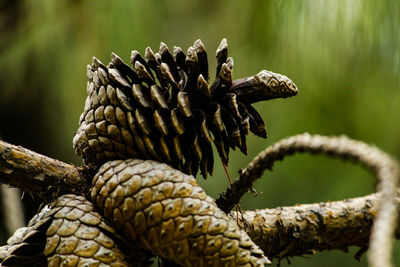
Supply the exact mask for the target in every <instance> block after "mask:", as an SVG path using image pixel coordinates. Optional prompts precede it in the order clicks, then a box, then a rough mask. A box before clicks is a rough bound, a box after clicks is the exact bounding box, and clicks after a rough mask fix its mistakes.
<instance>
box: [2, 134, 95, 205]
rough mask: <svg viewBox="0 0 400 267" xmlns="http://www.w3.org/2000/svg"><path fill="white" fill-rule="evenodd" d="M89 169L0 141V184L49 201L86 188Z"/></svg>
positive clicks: (78, 192)
mask: <svg viewBox="0 0 400 267" xmlns="http://www.w3.org/2000/svg"><path fill="white" fill-rule="evenodd" d="M91 172H93V170H91V169H90V168H88V167H75V166H73V165H69V164H66V163H64V162H61V161H58V160H56V159H52V158H49V157H46V156H44V155H41V154H39V153H36V152H33V151H31V150H29V149H26V148H23V147H20V146H15V145H11V144H9V143H6V142H4V141H1V140H0V183H3V184H8V185H10V186H13V187H18V188H21V189H22V190H24V191H25V192H28V193H31V194H35V195H39V196H40V197H42V198H43V199H45V200H47V201H49V200H52V199H54V198H56V197H57V196H59V195H61V194H67V193H74V194H81V195H82V194H84V193H87V192H88V191H89V186H90V182H91V178H90V179H88V177H93V176H91V174H90V173H91Z"/></svg>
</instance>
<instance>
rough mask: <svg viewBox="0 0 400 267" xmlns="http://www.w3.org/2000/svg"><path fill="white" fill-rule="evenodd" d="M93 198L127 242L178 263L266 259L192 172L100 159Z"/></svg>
mask: <svg viewBox="0 0 400 267" xmlns="http://www.w3.org/2000/svg"><path fill="white" fill-rule="evenodd" d="M91 194H92V201H93V202H94V203H96V205H97V207H99V208H100V209H102V211H103V214H104V216H105V217H106V218H107V219H109V220H110V221H111V222H112V223H113V225H114V227H115V228H116V229H117V230H119V231H121V232H122V233H124V235H125V236H126V237H127V238H128V239H129V240H131V241H134V242H138V243H139V245H140V246H141V247H143V248H146V249H147V250H149V251H151V252H152V253H154V254H155V255H158V256H161V257H163V258H166V259H169V260H172V261H175V262H177V263H179V264H181V265H183V266H263V265H264V263H267V262H268V259H267V258H266V257H265V256H264V255H263V252H262V251H261V250H260V249H259V248H258V247H257V246H256V245H255V244H254V243H253V242H252V241H251V240H250V238H249V237H248V236H247V234H246V233H245V232H244V231H241V230H240V229H239V227H238V226H237V224H236V222H235V221H233V220H231V219H230V218H229V217H228V216H227V215H226V214H225V213H224V212H222V211H221V210H220V209H219V208H218V207H217V206H216V204H215V202H214V200H213V199H212V198H210V197H208V196H207V195H206V194H205V192H204V191H203V189H202V188H201V187H200V186H199V185H198V184H197V182H196V180H195V179H194V177H193V176H190V175H186V174H183V173H182V172H180V171H178V170H175V169H172V168H171V167H169V166H167V165H165V164H161V163H158V162H155V161H150V160H147V161H143V160H137V159H130V160H126V161H122V160H118V161H110V162H107V163H106V164H104V165H103V166H102V167H101V168H100V170H99V172H98V173H97V174H96V176H95V178H94V179H93V190H92V192H91Z"/></svg>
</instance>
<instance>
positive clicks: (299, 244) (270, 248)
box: [231, 194, 400, 258]
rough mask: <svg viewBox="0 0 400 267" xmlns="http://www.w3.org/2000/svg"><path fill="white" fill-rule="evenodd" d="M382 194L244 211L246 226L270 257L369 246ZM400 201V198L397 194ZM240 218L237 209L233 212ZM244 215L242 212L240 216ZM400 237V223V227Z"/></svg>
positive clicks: (399, 202) (399, 229) (251, 235)
mask: <svg viewBox="0 0 400 267" xmlns="http://www.w3.org/2000/svg"><path fill="white" fill-rule="evenodd" d="M378 199H379V196H378V194H371V195H368V196H364V197H359V198H352V199H346V200H344V201H336V202H327V203H316V204H304V205H298V206H292V207H281V208H275V209H262V210H255V211H244V212H243V222H244V225H245V227H243V228H245V230H246V231H247V233H248V234H249V236H250V237H251V238H252V239H253V241H254V242H255V243H256V244H257V245H258V246H260V247H261V249H262V250H263V251H264V252H265V254H266V255H267V256H268V257H270V258H284V257H290V256H299V255H304V254H313V253H314V252H315V251H316V250H318V251H321V250H330V249H341V250H345V251H347V248H348V246H359V247H362V248H363V247H366V246H368V239H369V237H370V234H371V227H372V224H373V220H374V219H375V217H376V213H377V207H378ZM396 203H397V205H400V198H399V197H397V198H396ZM231 216H232V217H234V218H237V216H238V214H237V212H231ZM240 217H241V215H240V214H239V218H240ZM396 237H397V238H400V227H397V229H396Z"/></svg>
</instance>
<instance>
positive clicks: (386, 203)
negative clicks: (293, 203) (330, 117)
mask: <svg viewBox="0 0 400 267" xmlns="http://www.w3.org/2000/svg"><path fill="white" fill-rule="evenodd" d="M299 152H308V153H319V154H326V155H330V156H336V157H339V158H342V159H348V160H352V161H354V162H356V163H359V164H361V165H363V166H366V167H367V168H368V169H369V170H371V171H372V172H373V173H374V174H375V176H376V177H377V179H378V186H377V191H378V192H379V193H380V196H381V200H380V202H379V206H378V214H377V217H376V221H375V223H374V226H373V231H372V234H371V239H370V245H369V247H370V249H369V252H368V260H369V262H370V264H371V266H374V267H386V266H387V267H389V266H392V264H391V261H390V255H391V252H392V247H393V234H394V229H395V227H396V216H397V212H396V210H397V206H396V203H395V197H394V196H395V193H396V188H397V179H398V175H399V171H398V165H397V163H396V162H395V161H394V160H393V159H392V158H391V157H390V156H388V155H387V154H385V153H384V152H382V151H381V150H379V149H378V148H376V147H373V146H369V145H367V144H365V143H363V142H360V141H355V140H351V139H349V138H347V137H344V136H341V137H325V136H320V135H315V136H311V135H309V134H307V133H306V134H301V135H296V136H292V137H289V138H286V139H283V140H281V141H279V142H278V143H276V144H274V145H272V146H270V147H268V148H267V149H266V150H264V151H263V152H261V153H260V154H259V155H258V156H257V157H256V158H254V160H253V161H252V162H251V163H250V164H249V165H248V167H247V168H246V169H244V170H243V171H241V173H240V176H239V179H238V180H237V181H235V182H234V183H233V184H232V186H230V187H229V188H228V189H227V190H226V191H225V192H224V193H223V194H221V196H220V197H219V199H217V203H218V206H219V207H220V208H222V209H223V210H224V211H228V212H229V211H230V210H231V209H232V207H233V206H234V205H235V204H237V203H238V202H239V201H240V199H241V197H242V196H243V195H244V194H245V193H246V192H247V191H248V190H249V189H250V188H251V187H252V185H253V183H254V181H255V180H256V179H258V178H259V177H261V175H262V174H263V172H264V170H266V169H271V168H272V166H273V164H274V162H275V161H277V160H282V159H283V158H284V157H285V156H288V155H293V154H295V153H299Z"/></svg>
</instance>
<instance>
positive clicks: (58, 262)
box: [1, 195, 149, 267]
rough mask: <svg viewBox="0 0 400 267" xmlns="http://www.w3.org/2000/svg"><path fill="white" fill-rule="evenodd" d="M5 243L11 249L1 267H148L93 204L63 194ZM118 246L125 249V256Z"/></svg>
mask: <svg viewBox="0 0 400 267" xmlns="http://www.w3.org/2000/svg"><path fill="white" fill-rule="evenodd" d="M9 243H10V245H12V249H11V250H10V251H9V256H8V257H7V258H5V259H4V260H3V262H2V263H1V266H40V267H44V266H103V265H106V266H149V265H148V263H147V262H146V255H145V254H142V253H143V252H142V251H138V250H135V251H133V250H131V246H130V245H127V244H128V243H127V242H126V241H124V240H123V239H122V238H121V237H119V236H118V235H117V234H116V232H115V230H114V229H113V228H112V227H110V226H109V225H108V224H107V223H106V222H105V221H104V219H103V218H102V217H101V215H100V214H99V213H97V212H96V211H94V208H93V204H92V203H91V202H89V201H87V200H85V198H84V197H82V196H76V195H64V196H62V197H59V198H58V199H57V200H56V201H54V202H53V203H52V204H50V205H49V206H46V207H45V208H44V209H43V210H42V212H41V213H40V214H39V216H37V217H34V218H33V219H32V220H31V221H30V223H29V225H28V227H26V228H25V229H22V230H20V231H18V232H17V233H16V234H14V236H13V237H12V238H11V239H10V240H9ZM117 243H118V245H117ZM118 246H122V247H123V246H127V247H125V249H128V248H129V253H126V252H125V253H123V252H122V251H121V250H120V248H119V247H118ZM132 252H134V253H135V255H132ZM125 255H131V256H136V258H137V260H134V259H133V258H129V259H126V258H125ZM138 259H142V261H139V260H138Z"/></svg>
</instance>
